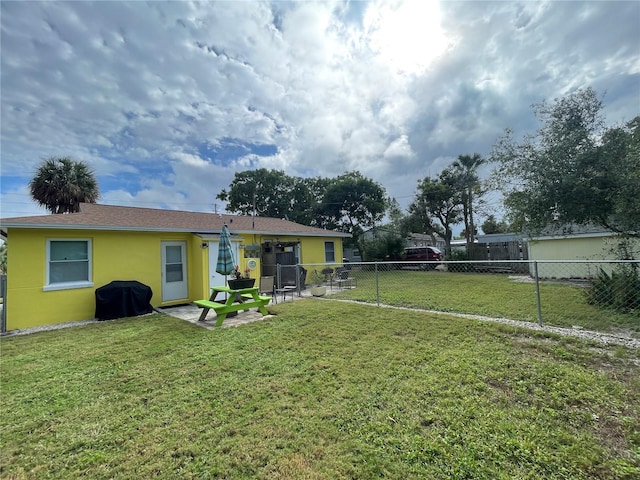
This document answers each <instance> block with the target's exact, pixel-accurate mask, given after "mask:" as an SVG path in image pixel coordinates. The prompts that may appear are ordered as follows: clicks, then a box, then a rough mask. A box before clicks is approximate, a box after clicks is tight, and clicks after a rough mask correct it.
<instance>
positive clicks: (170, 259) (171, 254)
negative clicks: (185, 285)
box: [166, 246, 182, 263]
mask: <svg viewBox="0 0 640 480" xmlns="http://www.w3.org/2000/svg"><path fill="white" fill-rule="evenodd" d="M166 248H167V263H182V247H180V246H168V247H166Z"/></svg>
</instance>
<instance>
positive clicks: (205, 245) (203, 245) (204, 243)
mask: <svg viewBox="0 0 640 480" xmlns="http://www.w3.org/2000/svg"><path fill="white" fill-rule="evenodd" d="M200 246H201V247H202V248H209V244H208V243H207V242H202V245H200Z"/></svg>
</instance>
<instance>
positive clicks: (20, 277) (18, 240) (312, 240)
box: [5, 228, 342, 330]
mask: <svg viewBox="0 0 640 480" xmlns="http://www.w3.org/2000/svg"><path fill="white" fill-rule="evenodd" d="M9 237H10V239H11V240H10V247H9V251H8V255H7V270H8V276H7V280H8V281H7V297H6V304H5V309H6V329H7V330H16V329H22V328H29V327H35V326H40V325H51V324H56V323H63V322H71V321H78V320H88V319H93V318H94V314H95V290H96V289H97V288H99V287H101V286H103V285H106V284H108V283H109V282H111V281H114V280H137V281H139V282H141V283H144V284H145V285H148V286H149V287H151V289H152V291H153V297H152V299H151V304H152V306H154V307H158V306H160V305H170V304H172V303H173V304H175V303H182V302H184V301H193V300H197V299H201V298H207V297H209V281H208V279H209V249H208V248H202V243H206V242H207V241H208V240H207V239H205V238H201V237H199V236H196V235H193V234H191V233H165V232H135V231H132V232H126V231H98V230H53V229H51V230H49V229H25V228H11V229H10V231H9ZM62 238H78V239H89V240H91V248H92V251H91V252H90V256H91V269H92V281H93V286H91V287H85V288H71V289H66V290H50V291H44V290H43V287H44V286H45V283H46V268H47V266H46V254H47V252H46V249H47V240H48V239H62ZM278 238H280V240H281V241H283V242H287V241H300V243H301V246H300V254H301V257H302V258H301V262H302V263H324V242H325V240H332V241H334V243H335V255H336V260H337V262H336V263H341V260H342V239H341V238H340V237H298V236H296V237H287V236H284V235H283V236H280V237H278ZM210 240H214V241H217V237H212V238H211V239H210ZM263 240H264V239H259V240H258V241H256V242H254V238H253V235H246V236H243V237H242V244H243V245H248V244H252V243H261V242H262V241H263ZM163 241H184V242H185V243H186V247H187V279H188V289H189V290H188V295H189V296H188V298H187V299H185V300H179V301H174V302H167V303H165V304H163V303H162V248H161V242H163ZM249 260H250V259H249V258H244V249H243V248H241V249H240V259H239V265H240V268H241V269H242V271H244V269H245V268H246V266H247V262H248V261H249ZM255 260H256V261H257V263H258V268H256V269H255V270H254V271H252V272H251V277H253V278H256V279H258V278H259V277H260V271H261V270H260V259H259V258H256V259H255Z"/></svg>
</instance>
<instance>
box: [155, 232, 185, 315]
mask: <svg viewBox="0 0 640 480" xmlns="http://www.w3.org/2000/svg"><path fill="white" fill-rule="evenodd" d="M188 296H189V289H188V286H187V243H186V242H162V301H163V302H168V301H171V300H180V299H183V298H184V299H186V298H187V297H188Z"/></svg>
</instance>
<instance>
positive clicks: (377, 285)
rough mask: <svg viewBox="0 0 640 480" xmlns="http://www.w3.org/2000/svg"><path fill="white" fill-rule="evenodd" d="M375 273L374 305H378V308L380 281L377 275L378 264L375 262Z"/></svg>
mask: <svg viewBox="0 0 640 480" xmlns="http://www.w3.org/2000/svg"><path fill="white" fill-rule="evenodd" d="M375 273H376V303H377V304H378V306H380V279H379V275H378V262H376V268H375Z"/></svg>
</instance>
